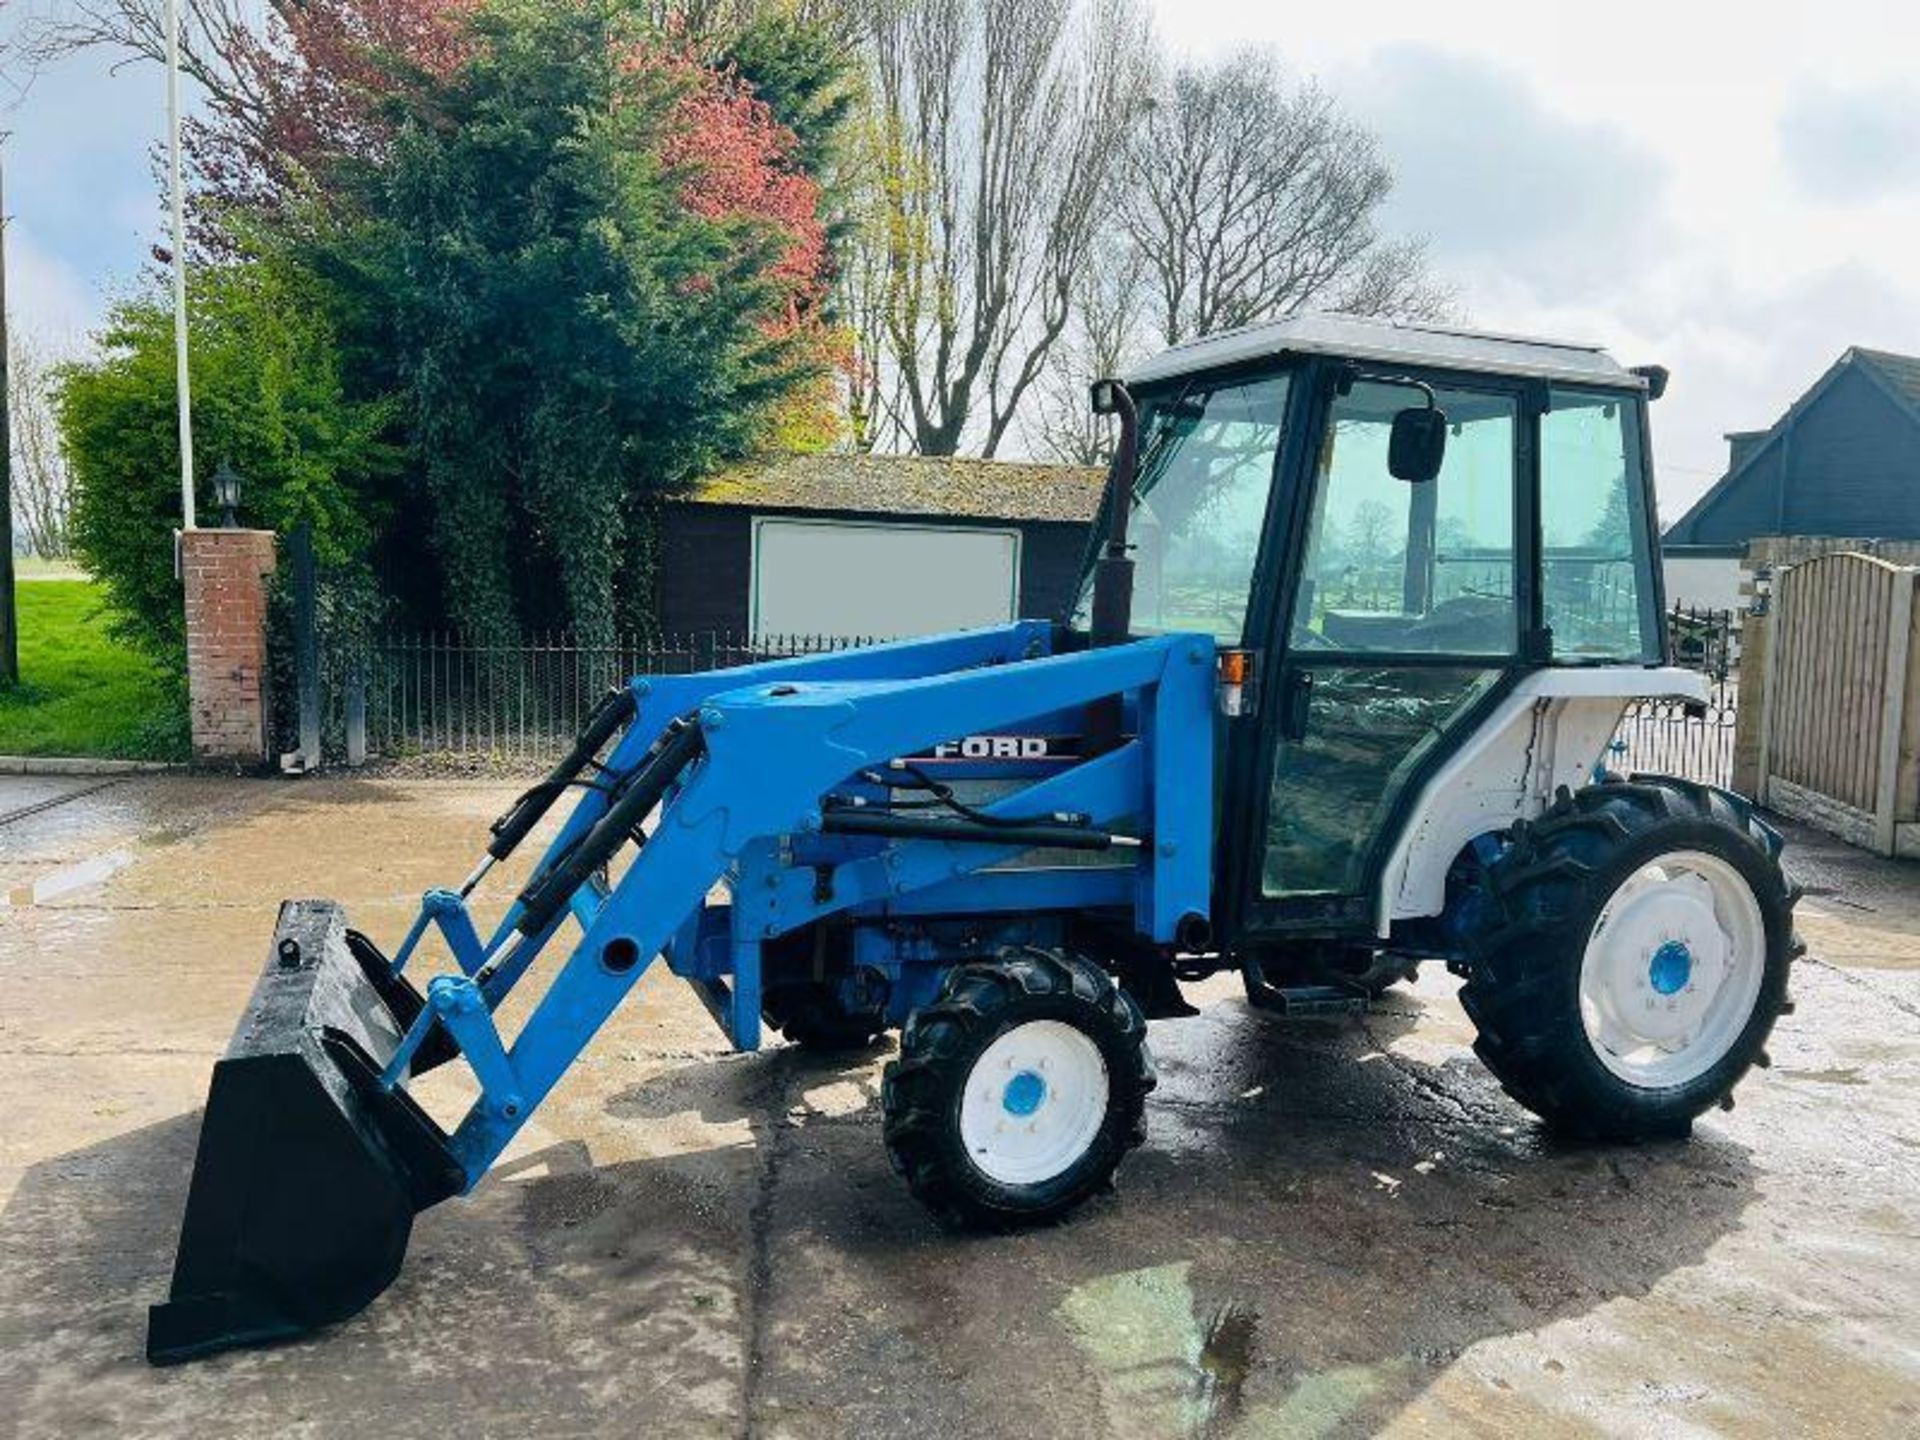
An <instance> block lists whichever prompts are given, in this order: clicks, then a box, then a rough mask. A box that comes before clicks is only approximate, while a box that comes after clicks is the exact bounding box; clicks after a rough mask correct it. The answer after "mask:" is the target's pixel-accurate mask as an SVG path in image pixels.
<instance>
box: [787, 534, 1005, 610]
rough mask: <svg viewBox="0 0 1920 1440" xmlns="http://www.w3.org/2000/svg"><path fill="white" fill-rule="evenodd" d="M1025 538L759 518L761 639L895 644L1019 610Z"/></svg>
mask: <svg viewBox="0 0 1920 1440" xmlns="http://www.w3.org/2000/svg"><path fill="white" fill-rule="evenodd" d="M1019 601H1020V532H1019V531H1018V530H988V529H976V528H973V527H967V526H946V525H940V526H935V525H887V524H859V523H852V522H845V521H820V520H789V519H780V518H775V517H771V516H764V517H757V518H756V519H755V520H754V522H753V595H752V610H751V614H752V616H753V633H754V635H755V636H756V637H757V636H766V635H826V636H833V637H836V638H841V639H855V638H859V637H862V636H870V637H872V638H875V639H893V638H896V637H898V636H902V635H927V634H931V633H933V632H935V631H939V630H962V629H967V628H970V627H972V626H978V625H998V624H1001V623H1003V622H1005V621H1007V620H1011V619H1012V618H1013V617H1014V616H1015V614H1017V613H1018V608H1019Z"/></svg>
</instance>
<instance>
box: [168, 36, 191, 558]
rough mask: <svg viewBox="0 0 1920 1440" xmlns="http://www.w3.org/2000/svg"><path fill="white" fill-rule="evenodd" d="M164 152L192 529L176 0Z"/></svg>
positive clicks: (187, 526)
mask: <svg viewBox="0 0 1920 1440" xmlns="http://www.w3.org/2000/svg"><path fill="white" fill-rule="evenodd" d="M167 155H168V161H169V165H170V169H171V182H172V183H171V199H172V206H173V350H174V372H175V376H176V387H175V388H176V389H177V390H178V392H179V402H180V521H181V525H180V528H181V529H183V530H191V529H193V528H194V516H193V397H192V392H191V390H190V389H189V387H188V383H187V221H186V204H185V201H184V200H183V199H182V196H181V184H180V0H167Z"/></svg>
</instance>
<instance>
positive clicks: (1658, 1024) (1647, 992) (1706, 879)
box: [1580, 851, 1766, 1086]
mask: <svg viewBox="0 0 1920 1440" xmlns="http://www.w3.org/2000/svg"><path fill="white" fill-rule="evenodd" d="M1765 964H1766V932H1765V926H1764V924H1763V922H1762V921H1761V918H1760V910H1759V905H1758V902H1757V901H1756V900H1755V899H1754V896H1753V892H1752V890H1751V889H1750V888H1749V887H1748V885H1747V882H1746V880H1745V878H1744V877H1743V876H1742V875H1741V874H1740V872H1739V871H1737V870H1735V869H1734V868H1733V867H1732V866H1731V865H1729V864H1728V863H1727V862H1726V861H1724V860H1722V859H1720V858H1719V857H1718V856H1714V855H1709V854H1706V853H1704V852H1694V851H1686V852H1674V853H1672V854H1668V855H1662V856H1659V857H1658V858H1656V859H1655V860H1654V861H1652V862H1650V863H1649V864H1647V865H1645V866H1643V867H1641V868H1640V869H1639V870H1637V871H1635V872H1634V873H1633V874H1632V875H1630V876H1629V877H1628V878H1627V879H1626V880H1624V881H1623V882H1621V884H1620V886H1619V887H1618V888H1617V889H1616V890H1615V891H1614V893H1613V894H1612V895H1611V896H1610V897H1609V898H1608V900H1607V903H1606V904H1605V906H1603V907H1602V909H1601V911H1600V915H1599V918H1598V919H1597V920H1596V921H1595V922H1594V928H1593V931H1592V935H1591V937H1590V938H1589V940H1588V943H1587V948H1586V953H1585V955H1584V957H1583V958H1582V961H1581V968H1580V1010H1581V1020H1582V1022H1583V1024H1584V1025H1585V1028H1586V1032H1587V1037H1588V1039H1589V1040H1590V1041H1592V1042H1593V1045H1594V1050H1595V1053H1596V1054H1597V1055H1598V1057H1599V1059H1600V1061H1601V1063H1602V1064H1604V1065H1606V1066H1607V1068H1608V1069H1610V1070H1612V1071H1613V1072H1614V1073H1615V1074H1616V1075H1619V1076H1620V1077H1621V1078H1623V1079H1626V1080H1629V1081H1632V1082H1633V1083H1635V1084H1641V1085H1647V1086H1663V1085H1676V1084H1684V1083H1686V1082H1687V1081H1688V1080H1691V1079H1693V1078H1695V1077H1696V1076H1698V1075H1700V1074H1703V1073H1705V1072H1706V1071H1707V1070H1709V1069H1711V1068H1712V1067H1713V1066H1714V1065H1716V1064H1718V1063H1719V1061H1720V1059H1721V1057H1722V1056H1724V1055H1725V1054H1726V1053H1727V1051H1728V1050H1729V1049H1731V1048H1732V1046H1733V1045H1734V1043H1735V1042H1736V1041H1737V1040H1738V1039H1739V1036H1740V1033H1741V1031H1742V1030H1743V1029H1744V1028H1745V1026H1746V1022H1747V1018H1748V1017H1749V1016H1750V1015H1751V1014H1752V1012H1753V1006H1754V1003H1755V1001H1756V1000H1757V999H1758V996H1759V990H1760V980H1761V975H1762V973H1763V971H1764V969H1765Z"/></svg>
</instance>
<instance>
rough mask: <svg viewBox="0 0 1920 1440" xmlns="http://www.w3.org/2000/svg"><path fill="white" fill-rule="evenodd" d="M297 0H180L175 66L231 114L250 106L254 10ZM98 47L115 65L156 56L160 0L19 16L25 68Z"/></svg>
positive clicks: (161, 50)
mask: <svg viewBox="0 0 1920 1440" xmlns="http://www.w3.org/2000/svg"><path fill="white" fill-rule="evenodd" d="M287 3H297V0H184V3H183V5H182V8H181V17H180V68H181V69H182V70H183V71H185V72H186V73H187V74H188V75H190V76H192V77H193V78H194V79H195V80H196V81H198V82H199V83H200V85H201V86H202V87H203V88H204V89H205V90H206V92H207V94H208V96H209V97H210V98H211V99H212V100H213V102H214V103H215V104H216V105H218V106H219V107H221V108H222V109H225V110H228V111H230V112H232V113H234V114H246V113H250V112H253V111H255V110H257V109H258V107H259V105H260V103H261V99H262V97H261V96H260V95H258V94H257V93H254V91H253V83H252V78H251V77H252V74H253V67H251V66H249V65H248V63H247V60H248V57H249V55H250V53H251V52H252V50H253V49H254V48H255V47H257V46H258V45H259V43H260V38H259V37H260V33H261V29H260V21H261V19H262V18H263V17H262V12H264V11H266V10H269V9H273V8H277V7H278V6H279V5H282V4H287ZM87 50H99V51H105V52H106V53H108V54H110V55H112V56H114V57H115V61H114V63H115V65H116V66H118V65H124V64H132V63H136V62H141V61H152V62H153V63H155V64H159V63H163V62H164V61H165V60H166V55H167V5H166V0H63V3H60V4H56V5H48V6H45V7H41V8H38V9H36V10H34V11H33V12H31V13H29V14H27V15H25V16H24V17H23V18H22V20H21V22H20V30H19V40H18V44H17V51H18V56H19V60H20V62H21V63H23V64H24V65H25V66H27V67H28V68H29V69H30V70H37V69H39V68H41V67H43V66H45V65H48V64H51V63H53V62H55V61H57V60H60V59H62V58H63V57H65V56H67V55H72V54H75V53H78V52H80V51H87Z"/></svg>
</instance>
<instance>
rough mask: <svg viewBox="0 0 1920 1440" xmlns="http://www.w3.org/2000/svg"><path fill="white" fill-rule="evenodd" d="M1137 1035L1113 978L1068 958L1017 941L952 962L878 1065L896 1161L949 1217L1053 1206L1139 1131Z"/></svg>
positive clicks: (997, 1223)
mask: <svg viewBox="0 0 1920 1440" xmlns="http://www.w3.org/2000/svg"><path fill="white" fill-rule="evenodd" d="M1146 1033H1147V1026H1146V1021H1145V1020H1143V1019H1142V1018H1141V1015H1140V1010H1139V1007H1137V1006H1136V1005H1135V1004H1134V1003H1133V1001H1132V1000H1131V999H1130V998H1128V996H1127V994H1126V993H1125V992H1124V991H1123V990H1121V989H1120V988H1119V986H1118V985H1116V984H1115V983H1114V980H1113V977H1112V976H1110V975H1108V974H1107V972H1106V971H1104V970H1102V969H1101V968H1100V967H1099V966H1098V965H1096V964H1094V963H1093V962H1092V961H1089V960H1085V959H1082V958H1081V957H1079V956H1075V955H1067V954H1062V953H1059V952H1056V951H1050V950H1039V949H1019V950H1010V951H1007V952H1005V953H1004V954H1003V955H1002V956H1001V957H1000V958H999V960H997V961H995V962H993V963H991V964H970V965H960V966H956V967H955V968H954V969H953V970H952V971H951V972H950V973H949V974H948V976H947V979H946V983H945V984H944V985H943V986H942V988H941V992H940V997H939V998H938V999H937V1000H935V1001H934V1003H933V1004H931V1005H928V1006H926V1007H924V1008H923V1009H921V1010H919V1011H917V1012H915V1014H914V1016H913V1017H912V1018H911V1019H910V1020H909V1021H908V1022H907V1026H906V1029H905V1030H904V1031H902V1033H901V1036H900V1058H899V1059H898V1060H896V1061H894V1062H892V1063H891V1064H889V1065H888V1066H887V1070H886V1076H885V1079H884V1081H883V1083H882V1091H881V1099H882V1105H883V1109H884V1112H885V1129H884V1135H885V1139H886V1145H887V1153H888V1155H889V1157H890V1158H891V1159H892V1161H893V1165H894V1168H895V1169H896V1170H898V1171H899V1172H900V1173H901V1174H902V1175H904V1176H905V1177H906V1180H907V1184H908V1186H909V1188H911V1189H912V1191H913V1193H914V1195H915V1196H916V1197H917V1198H918V1199H919V1200H920V1201H921V1203H923V1204H924V1205H926V1206H927V1208H928V1209H930V1210H932V1211H933V1213H934V1214H935V1215H936V1216H937V1217H938V1218H939V1219H940V1220H941V1221H943V1222H944V1223H947V1224H950V1225H976V1226H987V1227H992V1228H1005V1227H1009V1226H1013V1225H1020V1224H1032V1223H1036V1222H1039V1221H1043V1220H1050V1219H1053V1218H1056V1217H1058V1216H1060V1215H1064V1214H1065V1213H1066V1212H1067V1211H1069V1210H1071V1209H1072V1208H1073V1207H1074V1206H1076V1205H1078V1204H1079V1203H1080V1202H1081V1201H1083V1200H1085V1199H1086V1198H1087V1197H1088V1196H1089V1195H1091V1194H1093V1193H1094V1192H1095V1191H1096V1190H1098V1189H1100V1188H1102V1187H1103V1186H1105V1185H1106V1184H1107V1183H1108V1181H1109V1179H1110V1178H1111V1176H1112V1174H1113V1172H1114V1170H1115V1168H1116V1167H1117V1166H1118V1165H1119V1163H1120V1160H1121V1158H1122V1157H1123V1156H1124V1155H1125V1154H1126V1152H1127V1151H1128V1150H1130V1149H1132V1148H1133V1147H1134V1146H1136V1145H1138V1144H1139V1143H1140V1142H1141V1140H1142V1139H1144V1138H1145V1129H1144V1117H1145V1107H1146V1097H1147V1093H1148V1092H1149V1091H1150V1090H1152V1089H1153V1087H1154V1083H1155V1079H1154V1073H1153V1062H1152V1060H1151V1059H1150V1058H1149V1057H1148V1055H1147V1049H1146Z"/></svg>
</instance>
